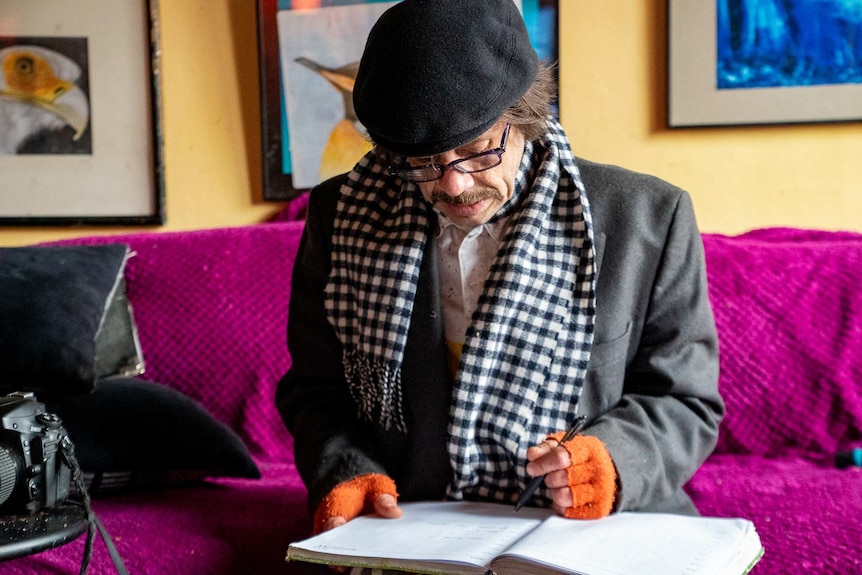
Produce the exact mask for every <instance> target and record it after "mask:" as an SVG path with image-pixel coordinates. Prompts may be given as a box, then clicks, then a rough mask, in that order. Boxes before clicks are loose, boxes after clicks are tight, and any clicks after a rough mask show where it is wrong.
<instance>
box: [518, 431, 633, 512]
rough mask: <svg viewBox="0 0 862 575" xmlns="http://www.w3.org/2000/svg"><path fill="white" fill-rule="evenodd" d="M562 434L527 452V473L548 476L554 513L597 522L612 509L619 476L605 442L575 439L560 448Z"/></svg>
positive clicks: (546, 482) (577, 437)
mask: <svg viewBox="0 0 862 575" xmlns="http://www.w3.org/2000/svg"><path fill="white" fill-rule="evenodd" d="M562 436H563V433H562V432H560V433H556V434H554V435H551V436H548V438H547V439H545V441H543V442H542V443H540V444H539V445H537V446H535V447H531V448H529V449H528V450H527V461H529V462H530V463H528V464H527V473H528V474H530V475H531V476H532V477H536V476H538V475H545V485H546V486H547V487H548V489H549V491H550V496H551V500H552V502H553V508H554V511H556V512H557V514H559V515H562V516H563V517H568V518H570V519H598V518H599V517H604V516H606V515H608V514H609V513H610V512H611V510H612V509H613V505H614V497H615V496H616V479H617V473H616V469H615V468H614V463H613V461H612V460H611V456H610V454H609V453H608V450H607V448H605V445H604V443H602V442H601V440H599V439H598V438H596V437H591V436H588V435H578V436H575V437H574V438H573V439H572V440H571V441H567V442H566V443H565V444H563V446H562V448H560V449H557V445H558V443H557V442H558V440H559V438H561V437H562Z"/></svg>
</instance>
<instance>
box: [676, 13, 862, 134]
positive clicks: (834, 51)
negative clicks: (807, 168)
mask: <svg viewBox="0 0 862 575" xmlns="http://www.w3.org/2000/svg"><path fill="white" fill-rule="evenodd" d="M668 40H669V46H668V80H669V82H668V124H669V126H670V127H686V126H721V125H745V124H792V123H811V122H848V121H858V120H860V119H862V0H782V1H776V0H769V1H765V0H764V1H758V2H749V1H745V0H706V1H703V2H692V1H690V0H668Z"/></svg>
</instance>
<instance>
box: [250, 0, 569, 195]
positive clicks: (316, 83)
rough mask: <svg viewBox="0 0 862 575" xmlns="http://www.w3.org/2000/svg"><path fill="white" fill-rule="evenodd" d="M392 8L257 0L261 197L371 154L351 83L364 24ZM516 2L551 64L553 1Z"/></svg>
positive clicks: (296, 188) (305, 185)
mask: <svg viewBox="0 0 862 575" xmlns="http://www.w3.org/2000/svg"><path fill="white" fill-rule="evenodd" d="M395 3H396V2H393V1H391V0H364V1H363V0H257V9H258V44H259V49H260V67H261V69H260V92H261V137H262V148H263V150H262V156H263V198H264V199H265V200H272V201H276V200H289V199H291V198H294V197H296V196H297V195H299V194H301V193H303V192H305V191H307V190H308V189H309V188H311V187H313V186H314V185H316V184H318V183H319V182H321V181H323V180H325V179H327V178H329V177H331V176H334V175H337V174H340V173H343V172H346V171H348V170H350V169H351V168H352V167H353V165H354V164H355V163H356V161H357V160H358V159H359V158H360V157H361V156H362V155H363V154H364V153H365V152H367V151H368V150H370V149H371V144H370V143H369V142H368V141H367V140H366V139H365V137H364V135H363V134H364V129H363V128H362V126H361V125H360V124H359V123H358V121H357V120H356V117H355V116H354V115H353V104H352V99H351V98H352V88H353V81H354V78H355V76H356V70H357V67H358V63H359V59H360V57H361V55H362V50H363V48H364V46H365V40H366V38H367V37H368V33H369V32H370V30H371V27H372V26H373V25H374V23H375V22H376V21H377V18H378V17H379V16H380V14H382V13H383V12H384V11H385V10H386V9H387V8H389V7H390V6H392V5H394V4H395ZM520 4H521V9H522V13H523V14H524V20H525V22H526V23H527V28H528V31H529V32H530V37H531V38H532V39H533V45H534V47H535V48H536V51H537V53H538V54H539V56H540V58H543V59H546V60H548V61H553V62H556V60H557V57H558V56H557V55H558V48H557V41H558V40H557V0H520Z"/></svg>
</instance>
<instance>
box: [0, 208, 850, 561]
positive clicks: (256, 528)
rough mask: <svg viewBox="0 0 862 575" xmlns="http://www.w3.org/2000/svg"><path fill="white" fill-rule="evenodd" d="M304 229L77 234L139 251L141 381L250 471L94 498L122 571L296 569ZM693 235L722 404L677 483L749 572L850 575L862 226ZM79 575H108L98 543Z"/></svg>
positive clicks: (130, 279) (304, 526)
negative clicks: (723, 521) (719, 527)
mask: <svg viewBox="0 0 862 575" xmlns="http://www.w3.org/2000/svg"><path fill="white" fill-rule="evenodd" d="M287 219H290V218H287ZM301 232H302V223H301V222H300V221H293V222H291V221H287V222H284V221H281V222H274V223H266V224H259V225H254V226H246V227H238V228H230V229H217V230H206V231H189V232H171V233H132V234H128V235H123V236H113V237H101V238H85V239H83V240H76V241H78V242H84V243H103V242H108V241H112V242H113V241H120V242H124V243H128V244H129V245H130V246H131V247H132V249H133V250H134V251H135V252H136V256H135V257H134V258H132V259H131V260H130V262H129V264H128V266H127V268H126V278H127V283H128V295H129V299H130V301H131V302H132V305H133V307H134V312H135V318H136V321H137V325H138V329H139V333H140V338H141V343H142V347H143V353H144V357H145V359H146V362H147V366H148V369H147V372H146V374H145V375H146V378H147V379H149V380H152V381H156V382H159V383H162V384H164V385H167V386H170V387H172V388H174V389H176V390H178V391H180V392H182V393H184V394H186V395H188V396H189V397H191V398H193V399H195V400H197V401H198V402H200V403H201V404H202V405H203V406H204V407H205V408H206V409H207V410H209V412H210V413H211V414H212V415H213V416H214V417H215V418H216V419H218V420H219V421H221V422H224V423H226V424H227V425H229V426H230V427H231V428H232V429H233V430H235V431H236V432H237V433H238V434H239V436H240V437H241V438H242V439H243V440H244V442H245V443H246V445H247V446H248V448H249V451H250V453H251V454H252V456H253V457H254V459H255V461H256V462H257V464H258V466H259V467H260V470H261V473H262V477H261V479H259V480H251V479H225V478H216V479H210V480H207V481H206V482H204V483H199V484H197V485H195V486H191V487H188V486H187V487H171V488H165V489H158V490H150V491H145V492H140V493H136V494H125V495H119V496H112V497H102V498H97V499H96V500H95V501H94V508H95V511H96V513H97V515H98V516H99V517H100V518H101V520H102V521H103V523H104V524H105V526H106V528H107V529H108V531H109V532H110V534H111V535H112V536H113V539H114V541H115V543H116V546H117V548H118V550H119V553H120V555H121V556H122V557H123V559H124V560H125V562H126V565H127V567H128V568H129V570H130V572H131V573H133V574H146V573H152V574H160V575H168V574H177V575H196V574H212V575H220V574H234V573H238V574H244V573H261V574H263V573H266V574H271V573H299V572H303V571H304V570H305V569H307V567H306V566H303V565H300V564H289V565H288V564H285V562H284V553H285V549H286V547H287V545H288V543H289V542H290V541H292V540H294V539H299V538H302V537H304V536H306V535H307V534H308V532H309V526H310V517H309V513H308V510H307V509H306V503H305V497H306V492H305V488H304V487H303V485H302V483H301V481H300V479H299V478H298V476H297V473H296V469H295V467H294V465H293V457H292V441H291V438H290V436H289V434H288V432H287V431H286V430H285V428H284V426H283V424H282V423H281V421H280V419H279V417H278V415H277V413H276V411H275V409H274V407H273V396H274V390H275V385H276V382H277V380H278V379H279V377H280V376H281V375H282V373H283V372H284V371H285V370H286V369H287V368H288V366H289V364H290V359H289V356H288V354H287V350H286V349H285V326H286V322H287V303H288V299H289V297H290V273H291V268H292V265H293V261H294V257H295V253H296V249H297V245H298V242H299V238H300V234H301ZM704 243H705V246H706V254H707V264H708V273H709V279H710V292H711V297H712V300H713V304H714V308H715V314H716V320H717V324H718V329H719V334H720V341H721V381H720V385H721V388H722V391H723V393H724V396H725V397H726V399H727V404H728V414H727V418H726V420H725V422H724V423H723V425H722V429H721V437H720V440H719V445H718V448H717V449H716V452H715V454H714V455H713V456H712V457H711V458H710V459H709V460H708V461H707V462H706V464H705V465H704V466H703V467H702V469H701V470H700V471H699V472H698V473H697V474H696V475H695V476H694V477H693V478H692V480H691V481H690V483H689V484H688V486H687V489H688V491H689V492H690V494H691V495H692V496H693V498H694V501H695V503H696V504H697V505H698V507H699V508H700V509H701V511H702V512H703V513H704V514H708V515H719V516H742V517H747V518H750V519H752V520H753V521H754V522H755V524H756V526H757V528H758V531H759V532H760V535H761V538H762V540H763V543H764V546H765V548H766V554H765V556H764V558H763V560H762V561H761V563H760V564H759V565H758V566H757V567H756V568H755V570H754V573H756V574H758V575H767V574H770V575H772V574H774V575H778V574H781V575H786V574H788V573H818V574H822V573H842V574H844V573H862V553H860V552H862V522H860V516H862V472H860V469H858V468H852V469H837V468H836V467H835V465H834V463H833V457H834V454H835V452H836V451H839V450H843V449H847V448H850V447H853V446H858V445H860V444H862V236H860V235H856V234H850V233H824V232H808V231H801V230H781V229H773V230H761V231H757V232H751V233H749V234H745V235H742V236H737V237H725V236H719V235H705V236H704ZM73 439H74V438H73ZM83 540H84V538H83V537H81V538H80V539H78V540H75V541H73V542H72V543H69V544H67V545H64V546H62V547H58V548H56V549H52V550H49V551H45V552H43V553H40V554H37V555H33V556H30V557H24V558H20V559H15V560H12V561H8V562H6V563H0V573H3V574H4V575H6V574H8V575H18V574H22V575H23V574H27V575H30V574H33V573H44V574H51V575H60V574H73V573H77V572H78V569H79V567H80V562H81V557H82V554H83V548H84V541H83ZM89 572H90V573H92V574H103V573H105V574H108V573H114V572H115V571H114V568H113V565H112V564H111V561H110V558H109V556H108V553H107V551H106V550H105V548H104V546H103V545H102V543H101V541H100V540H98V539H97V540H96V544H95V552H94V556H93V560H92V563H91V565H90V571H89Z"/></svg>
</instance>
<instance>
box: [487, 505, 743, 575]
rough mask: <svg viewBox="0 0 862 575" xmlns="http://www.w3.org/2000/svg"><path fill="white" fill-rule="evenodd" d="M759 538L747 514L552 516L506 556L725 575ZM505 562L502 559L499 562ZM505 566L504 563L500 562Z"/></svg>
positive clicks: (598, 568)
mask: <svg viewBox="0 0 862 575" xmlns="http://www.w3.org/2000/svg"><path fill="white" fill-rule="evenodd" d="M752 536H753V537H754V538H755V539H757V544H756V545H755V546H754V549H755V550H756V549H759V548H760V545H759V539H758V538H757V536H756V533H755V532H754V528H753V524H752V523H751V522H750V521H746V520H744V519H726V518H716V517H690V516H682V515H669V514H659V513H620V514H617V515H612V516H610V517H606V518H604V519H599V520H595V521H576V520H570V519H563V518H561V517H552V518H550V519H548V520H547V521H545V522H544V523H543V524H542V525H541V527H539V528H537V529H536V530H535V531H533V532H532V533H530V534H529V535H527V536H525V537H524V538H523V539H522V540H521V541H519V542H518V543H515V544H513V545H512V547H511V548H510V549H509V550H508V551H507V552H506V556H507V557H509V556H524V557H529V558H530V559H531V560H532V561H534V562H535V561H538V562H542V563H545V564H546V565H550V566H555V567H558V568H563V569H565V570H568V571H571V572H583V573H589V574H590V575H668V574H669V573H674V574H679V575H688V574H694V573H697V574H698V575H720V574H724V573H725V572H726V571H727V569H728V567H729V566H730V565H731V564H732V562H734V560H736V559H737V557H738V556H739V553H740V551H742V550H743V549H744V550H746V551H747V552H748V553H749V554H753V556H752V558H751V559H752V560H753V559H754V558H755V557H756V555H757V553H756V551H752V546H751V545H747V544H746V543H748V542H750V539H751V537H752ZM497 565H502V563H496V564H495V567H496V566H497ZM499 570H500V571H503V568H502V567H500V569H499Z"/></svg>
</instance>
